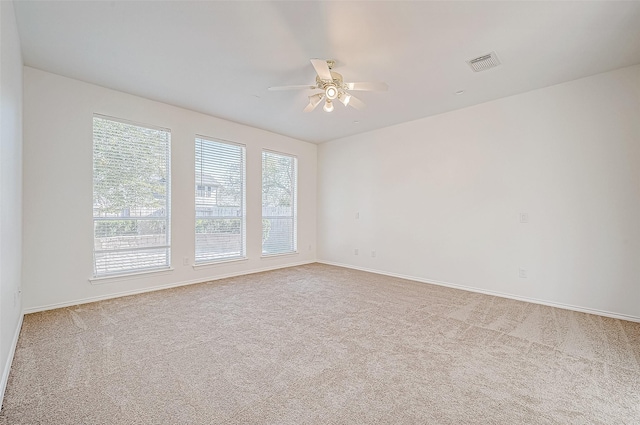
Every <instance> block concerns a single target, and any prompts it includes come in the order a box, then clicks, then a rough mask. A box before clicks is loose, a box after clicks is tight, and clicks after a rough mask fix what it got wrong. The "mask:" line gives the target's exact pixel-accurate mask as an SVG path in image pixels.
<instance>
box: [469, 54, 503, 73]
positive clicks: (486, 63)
mask: <svg viewBox="0 0 640 425" xmlns="http://www.w3.org/2000/svg"><path fill="white" fill-rule="evenodd" d="M467 63H468V64H469V66H470V67H471V69H473V71H474V72H480V71H485V70H487V69H489V68H495V67H496V66H498V65H500V59H498V56H497V55H496V52H491V53H487V54H486V55H482V56H479V57H477V58H473V59H471V60H468V61H467Z"/></svg>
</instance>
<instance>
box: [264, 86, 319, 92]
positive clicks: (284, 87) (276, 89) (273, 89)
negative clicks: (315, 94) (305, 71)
mask: <svg viewBox="0 0 640 425" xmlns="http://www.w3.org/2000/svg"><path fill="white" fill-rule="evenodd" d="M317 88H318V87H316V86H310V85H308V84H303V85H299V86H276V87H269V89H268V90H271V91H279V90H309V89H317Z"/></svg>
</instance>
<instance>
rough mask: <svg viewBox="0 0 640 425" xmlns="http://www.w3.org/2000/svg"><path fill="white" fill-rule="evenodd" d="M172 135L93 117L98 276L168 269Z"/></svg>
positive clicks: (94, 228) (124, 122) (95, 246)
mask: <svg viewBox="0 0 640 425" xmlns="http://www.w3.org/2000/svg"><path fill="white" fill-rule="evenodd" d="M170 149H171V133H170V131H169V130H166V129H162V128H152V127H148V126H142V125H137V124H133V123H129V122H127V121H122V120H118V119H114V118H110V117H104V116H100V115H94V117H93V231H94V238H93V259H94V262H93V274H94V277H103V276H109V275H118V274H124V273H132V272H140V271H149V270H155V269H162V268H167V267H169V265H170V264H171V258H170V255H171V251H170V246H171V244H170V234H171V232H170V213H169V206H170V187H171V185H170V176H169V174H170Z"/></svg>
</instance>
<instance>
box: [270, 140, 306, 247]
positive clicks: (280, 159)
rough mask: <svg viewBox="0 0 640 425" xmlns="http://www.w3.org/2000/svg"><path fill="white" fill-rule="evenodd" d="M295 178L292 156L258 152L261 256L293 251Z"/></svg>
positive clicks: (295, 223) (295, 235) (296, 216)
mask: <svg viewBox="0 0 640 425" xmlns="http://www.w3.org/2000/svg"><path fill="white" fill-rule="evenodd" d="M297 175H298V161H297V158H296V157H295V156H290V155H285V154H281V153H276V152H270V151H262V254H263V255H273V254H285V253H290V252H296V250H297V220H298V213H297Z"/></svg>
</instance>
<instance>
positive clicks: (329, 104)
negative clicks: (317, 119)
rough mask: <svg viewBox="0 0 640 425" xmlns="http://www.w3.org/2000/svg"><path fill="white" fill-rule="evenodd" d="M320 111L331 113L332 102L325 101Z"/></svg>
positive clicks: (329, 100)
mask: <svg viewBox="0 0 640 425" xmlns="http://www.w3.org/2000/svg"><path fill="white" fill-rule="evenodd" d="M322 109H323V110H324V111H325V112H331V111H333V102H331V99H327V101H326V102H325V103H324V106H323V107H322Z"/></svg>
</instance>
